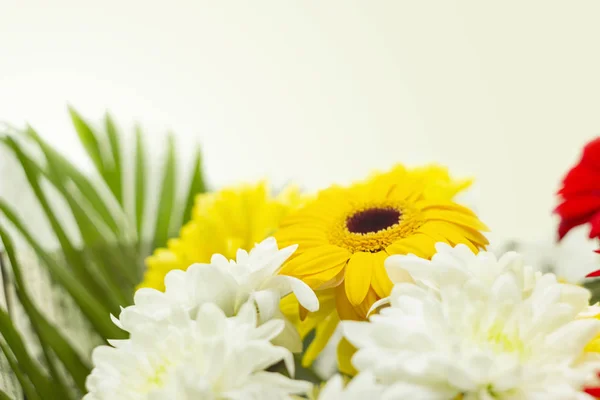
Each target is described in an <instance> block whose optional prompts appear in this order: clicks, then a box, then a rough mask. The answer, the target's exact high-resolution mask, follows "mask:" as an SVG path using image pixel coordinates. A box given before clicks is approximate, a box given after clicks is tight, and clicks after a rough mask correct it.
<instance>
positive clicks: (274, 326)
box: [85, 238, 319, 400]
mask: <svg viewBox="0 0 600 400" xmlns="http://www.w3.org/2000/svg"><path fill="white" fill-rule="evenodd" d="M294 250H295V246H292V247H287V248H284V249H281V250H279V249H278V248H277V243H276V242H275V239H273V238H269V239H266V240H265V241H263V242H262V243H260V244H258V245H256V247H255V248H254V249H253V250H252V251H250V253H247V252H245V251H243V250H240V251H238V253H237V260H236V261H228V260H226V259H225V257H223V256H221V255H215V256H213V257H212V260H211V263H210V264H195V265H192V266H190V267H189V268H188V269H187V270H186V271H179V270H178V271H172V272H170V273H169V274H168V275H167V276H166V278H165V285H166V291H165V292H164V293H163V292H160V291H157V290H154V289H140V290H138V291H137V292H136V294H135V299H134V303H135V304H134V305H133V306H130V307H127V308H125V309H124V310H122V312H121V315H120V316H119V319H116V318H113V321H114V322H115V324H117V325H118V326H119V327H121V328H122V329H124V330H125V331H127V332H129V333H130V338H129V339H127V340H122V341H111V342H110V344H111V346H101V347H99V348H97V349H96V350H95V351H94V354H93V356H92V358H93V362H94V365H95V368H94V370H93V371H92V374H91V375H90V376H89V378H88V380H87V388H88V391H89V394H87V395H86V397H85V400H120V399H123V400H158V399H161V400H162V399H177V400H198V399H207V400H217V399H231V400H234V399H239V400H242V399H244V400H245V399H273V400H275V399H286V398H290V397H289V396H290V395H292V394H301V393H306V392H307V391H309V390H310V389H311V384H310V383H308V382H303V381H295V380H292V379H289V378H287V377H285V376H283V375H282V374H279V373H275V372H267V371H266V369H267V368H269V367H270V366H273V365H274V364H276V363H278V362H280V361H284V362H285V365H286V367H287V370H288V372H289V373H290V375H293V373H294V363H293V357H292V353H291V352H292V351H299V350H301V342H300V338H299V336H298V333H297V331H296V329H295V328H294V327H293V326H292V325H291V324H290V323H289V322H288V321H286V320H285V318H284V317H283V315H282V314H281V312H280V311H279V301H280V300H281V298H282V297H283V296H286V295H288V294H290V293H292V292H293V293H294V295H295V296H296V297H297V298H298V301H299V303H300V304H302V305H303V306H304V307H305V308H307V309H308V310H309V311H316V310H318V308H319V303H318V300H317V298H316V296H315V294H314V292H313V291H312V290H311V289H310V288H309V287H308V286H307V285H306V284H304V283H303V282H302V281H300V280H298V279H295V278H292V277H288V276H282V275H277V273H278V272H279V269H280V268H281V265H282V264H283V262H284V261H285V260H287V259H288V258H289V257H290V255H291V254H292V253H293V252H294ZM277 344H279V346H278V345H277Z"/></svg>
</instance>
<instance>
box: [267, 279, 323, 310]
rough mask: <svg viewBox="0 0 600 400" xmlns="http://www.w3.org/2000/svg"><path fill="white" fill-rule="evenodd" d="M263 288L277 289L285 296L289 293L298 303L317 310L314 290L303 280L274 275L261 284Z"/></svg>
mask: <svg viewBox="0 0 600 400" xmlns="http://www.w3.org/2000/svg"><path fill="white" fill-rule="evenodd" d="M263 287H264V288H268V289H274V290H277V292H278V293H279V296H280V297H285V296H287V295H288V294H290V293H294V296H296V298H297V299H298V303H300V305H302V307H304V308H306V309H307V310H308V311H310V312H316V311H318V310H319V300H318V299H317V296H316V295H315V292H314V291H313V290H312V289H311V288H310V287H309V286H308V285H307V284H306V283H304V282H302V281H301V280H300V279H298V278H294V277H293V276H286V275H275V276H273V277H271V278H269V279H268V280H266V281H265V283H264V284H263Z"/></svg>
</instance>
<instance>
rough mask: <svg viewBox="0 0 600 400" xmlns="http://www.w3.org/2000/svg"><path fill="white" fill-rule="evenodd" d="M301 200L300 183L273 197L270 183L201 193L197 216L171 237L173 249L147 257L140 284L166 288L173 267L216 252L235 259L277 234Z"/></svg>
mask: <svg viewBox="0 0 600 400" xmlns="http://www.w3.org/2000/svg"><path fill="white" fill-rule="evenodd" d="M301 201H302V199H301V196H300V194H299V191H298V190H297V189H295V188H288V189H287V190H284V191H283V192H282V193H280V194H279V195H278V196H277V197H272V196H271V195H270V194H269V190H268V188H267V184H266V183H265V182H260V183H258V184H255V185H243V186H239V187H233V188H228V189H223V190H221V191H218V192H214V193H204V194H200V195H198V197H197V198H196V202H195V204H194V209H193V211H192V220H191V221H189V222H188V223H187V224H186V225H184V226H183V228H181V233H180V237H179V238H176V239H170V240H169V241H168V243H167V248H159V249H156V250H155V252H154V254H153V255H151V256H150V257H148V258H147V259H146V265H147V270H146V273H145V275H144V280H143V281H142V283H141V284H140V287H150V288H155V289H158V290H164V283H163V281H164V278H165V275H166V274H167V273H168V272H169V271H171V270H174V269H183V270H185V269H187V268H188V267H189V266H190V265H191V264H194V263H199V262H200V263H201V262H209V261H210V258H211V256H212V255H213V254H215V253H219V254H223V255H224V256H225V257H227V258H229V259H234V258H235V254H236V251H237V249H239V248H241V249H244V250H250V249H251V248H252V247H253V246H254V244H256V243H258V242H260V241H262V240H263V239H265V238H266V237H267V236H269V235H272V234H273V232H274V231H275V230H276V229H277V227H278V226H279V223H280V221H281V219H282V218H283V217H285V216H286V215H287V214H288V213H289V211H290V210H292V209H295V208H297V207H298V206H299V205H300V204H301Z"/></svg>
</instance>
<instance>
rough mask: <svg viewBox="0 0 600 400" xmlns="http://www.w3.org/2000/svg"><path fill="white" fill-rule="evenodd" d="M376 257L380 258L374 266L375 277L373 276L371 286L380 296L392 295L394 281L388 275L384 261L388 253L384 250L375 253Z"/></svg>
mask: <svg viewBox="0 0 600 400" xmlns="http://www.w3.org/2000/svg"><path fill="white" fill-rule="evenodd" d="M375 257H377V258H379V260H378V261H377V263H376V264H375V265H374V267H373V277H372V278H371V286H373V290H375V293H376V294H377V296H378V297H379V298H384V297H387V296H389V295H390V293H391V291H392V287H393V286H394V285H393V284H392V281H391V280H390V278H389V277H388V274H387V272H386V270H385V266H384V262H385V259H386V258H387V257H388V254H387V253H386V252H384V251H380V252H379V253H375Z"/></svg>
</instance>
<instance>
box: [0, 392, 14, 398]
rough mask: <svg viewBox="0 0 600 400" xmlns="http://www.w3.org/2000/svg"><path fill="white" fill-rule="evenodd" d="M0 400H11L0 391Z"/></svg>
mask: <svg viewBox="0 0 600 400" xmlns="http://www.w3.org/2000/svg"><path fill="white" fill-rule="evenodd" d="M0 400H13V399H11V398H10V396H9V395H8V394H6V393H5V392H3V391H2V390H0Z"/></svg>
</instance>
